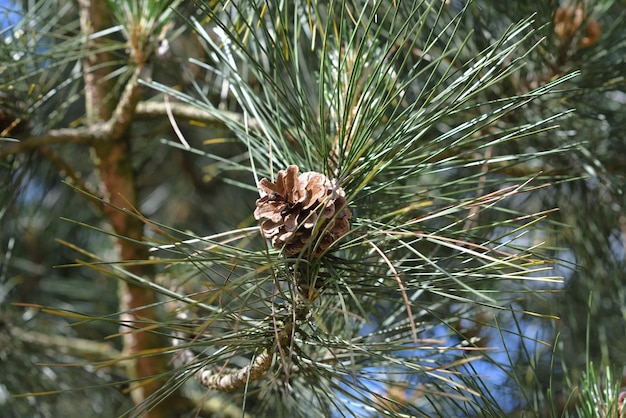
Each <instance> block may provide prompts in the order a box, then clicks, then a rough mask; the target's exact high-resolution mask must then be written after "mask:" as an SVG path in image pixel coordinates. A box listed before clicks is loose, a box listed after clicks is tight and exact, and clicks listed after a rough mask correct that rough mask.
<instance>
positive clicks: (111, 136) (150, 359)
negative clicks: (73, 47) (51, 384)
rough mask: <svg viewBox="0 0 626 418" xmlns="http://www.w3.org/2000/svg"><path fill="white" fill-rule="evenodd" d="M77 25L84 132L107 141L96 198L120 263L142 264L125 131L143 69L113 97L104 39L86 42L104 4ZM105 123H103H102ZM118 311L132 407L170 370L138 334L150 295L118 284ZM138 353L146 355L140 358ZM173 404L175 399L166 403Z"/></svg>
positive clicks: (156, 416) (105, 22) (148, 318)
mask: <svg viewBox="0 0 626 418" xmlns="http://www.w3.org/2000/svg"><path fill="white" fill-rule="evenodd" d="M79 6H80V21H81V28H82V31H83V35H84V36H85V39H86V42H87V45H86V47H87V50H88V51H89V52H88V54H87V56H86V57H85V59H84V61H83V71H84V81H85V107H86V121H87V125H88V126H94V125H96V124H97V125H100V126H102V128H103V129H105V130H106V132H107V135H108V137H107V138H106V139H103V140H99V141H95V142H94V143H93V144H92V151H93V155H94V163H95V165H96V167H97V169H98V172H99V188H100V190H99V192H100V194H101V197H102V198H103V200H104V201H105V202H106V203H110V205H107V204H105V205H102V210H103V214H104V216H105V218H106V219H107V220H108V221H109V223H110V225H111V227H112V229H113V231H114V232H115V234H116V235H117V236H119V237H126V238H127V239H124V238H116V239H115V241H116V242H115V246H116V251H117V257H118V259H119V260H121V261H141V260H147V259H148V257H149V253H148V249H147V247H146V246H145V245H142V244H141V240H142V238H143V229H144V224H143V222H142V220H141V219H139V218H138V217H136V216H133V215H132V214H131V213H132V212H133V211H134V210H135V209H134V208H137V207H138V198H137V184H136V181H135V173H134V172H133V168H132V150H131V143H130V140H129V136H128V132H127V131H128V126H129V125H130V123H131V122H132V119H133V115H134V108H135V106H136V104H137V102H138V101H139V99H140V97H141V95H140V90H139V89H140V87H139V85H138V83H137V77H138V76H139V74H140V73H141V70H142V63H141V64H139V65H138V66H137V71H136V72H135V74H134V76H133V77H131V79H130V81H129V82H128V85H127V87H126V89H125V90H124V92H123V93H122V94H121V97H116V96H115V94H114V92H115V80H114V79H113V78H112V77H110V73H111V71H112V70H113V68H112V67H110V65H112V64H111V63H113V62H114V60H113V57H112V56H110V54H109V53H108V52H103V51H105V49H103V48H100V47H101V45H102V43H103V42H105V40H104V39H101V38H99V37H92V38H87V37H88V36H89V35H90V34H94V33H97V32H99V31H101V30H104V29H108V28H110V27H112V25H113V21H112V18H111V14H110V10H109V7H108V4H107V2H106V0H80V1H79ZM103 122H104V123H103ZM127 270H128V271H129V272H130V273H132V274H135V275H138V276H141V277H144V278H152V277H153V276H154V271H153V268H152V267H151V266H150V265H145V264H141V263H137V264H134V265H133V264H132V263H131V264H130V265H129V266H128V267H127ZM118 292H119V305H120V312H121V318H120V321H121V324H122V329H121V332H122V334H123V336H124V337H123V343H124V350H123V351H124V355H125V356H128V359H129V360H128V361H127V362H126V364H127V373H128V377H129V379H131V380H132V382H131V395H132V398H133V400H134V402H135V403H136V404H140V403H142V402H144V401H145V400H146V399H147V398H148V397H150V396H151V395H153V394H155V393H156V391H157V390H159V389H160V388H161V387H162V386H163V384H164V383H165V378H163V377H159V376H163V375H164V374H165V372H166V371H167V369H168V365H167V358H166V357H165V356H164V355H152V354H147V353H149V352H150V351H151V350H154V349H158V348H161V347H164V345H165V344H166V341H164V340H163V339H162V338H160V337H159V336H157V335H156V334H153V333H150V332H146V331H141V328H142V327H144V326H145V325H147V324H149V323H153V322H156V321H157V312H156V308H155V307H154V306H155V303H156V302H157V298H156V295H155V293H154V292H153V291H151V290H148V289H145V288H142V287H138V286H135V285H132V284H127V283H125V282H123V281H120V282H119V291H118ZM142 353H145V354H143V355H142ZM170 400H172V401H173V399H171V398H170ZM173 404H174V402H167V403H166V402H163V403H161V404H160V405H159V406H158V407H157V408H155V409H153V410H151V411H148V412H146V413H145V414H144V415H143V416H144V417H148V418H165V417H169V416H172V415H173V413H172V411H171V409H172V408H173V406H172V405H173Z"/></svg>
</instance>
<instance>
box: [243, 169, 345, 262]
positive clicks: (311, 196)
mask: <svg viewBox="0 0 626 418" xmlns="http://www.w3.org/2000/svg"><path fill="white" fill-rule="evenodd" d="M259 189H261V191H263V192H264V193H265V196H263V197H261V198H260V199H258V200H257V201H256V209H255V210H254V217H255V219H257V220H260V219H263V221H262V222H261V232H262V233H263V236H264V237H266V238H268V239H271V240H272V246H273V247H274V248H282V249H283V253H284V254H285V255H286V256H288V257H290V256H293V255H296V254H299V253H301V252H302V251H303V250H305V249H308V250H307V251H313V255H314V256H315V257H319V256H321V255H322V253H323V252H324V251H325V250H327V249H328V247H330V246H331V244H332V243H333V242H335V241H336V240H337V239H339V238H340V237H341V236H343V235H345V234H346V233H347V232H348V230H349V229H350V225H349V223H348V219H350V217H351V216H352V214H351V213H350V211H349V210H348V209H347V208H346V207H345V205H346V198H345V196H346V195H345V192H344V191H343V189H342V188H341V187H336V186H335V184H334V183H333V182H332V181H331V180H329V179H328V178H327V177H326V176H325V175H323V174H321V173H316V172H312V171H309V172H306V173H302V174H300V175H298V167H297V166H295V165H290V166H289V167H287V170H280V171H279V172H278V177H277V179H276V183H272V182H270V181H269V180H267V179H262V180H261V182H260V183H259Z"/></svg>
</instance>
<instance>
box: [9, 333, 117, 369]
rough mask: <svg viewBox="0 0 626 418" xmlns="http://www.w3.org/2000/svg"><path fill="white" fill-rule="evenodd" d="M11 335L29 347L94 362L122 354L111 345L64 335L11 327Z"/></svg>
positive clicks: (115, 358)
mask: <svg viewBox="0 0 626 418" xmlns="http://www.w3.org/2000/svg"><path fill="white" fill-rule="evenodd" d="M10 334H11V335H12V336H13V337H14V338H16V339H18V340H20V341H22V342H24V343H27V344H29V345H34V346H37V347H42V348H52V349H54V350H55V351H58V352H61V353H64V354H67V355H70V356H73V357H78V358H82V359H85V360H88V361H93V362H106V361H113V360H117V359H119V358H121V357H122V354H121V353H120V352H119V351H118V350H116V349H115V348H113V346H111V345H110V344H107V343H101V342H96V341H91V340H86V339H83V338H71V337H65V336H62V335H52V334H45V333H42V332H37V331H30V330H24V329H22V328H17V327H10Z"/></svg>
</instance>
